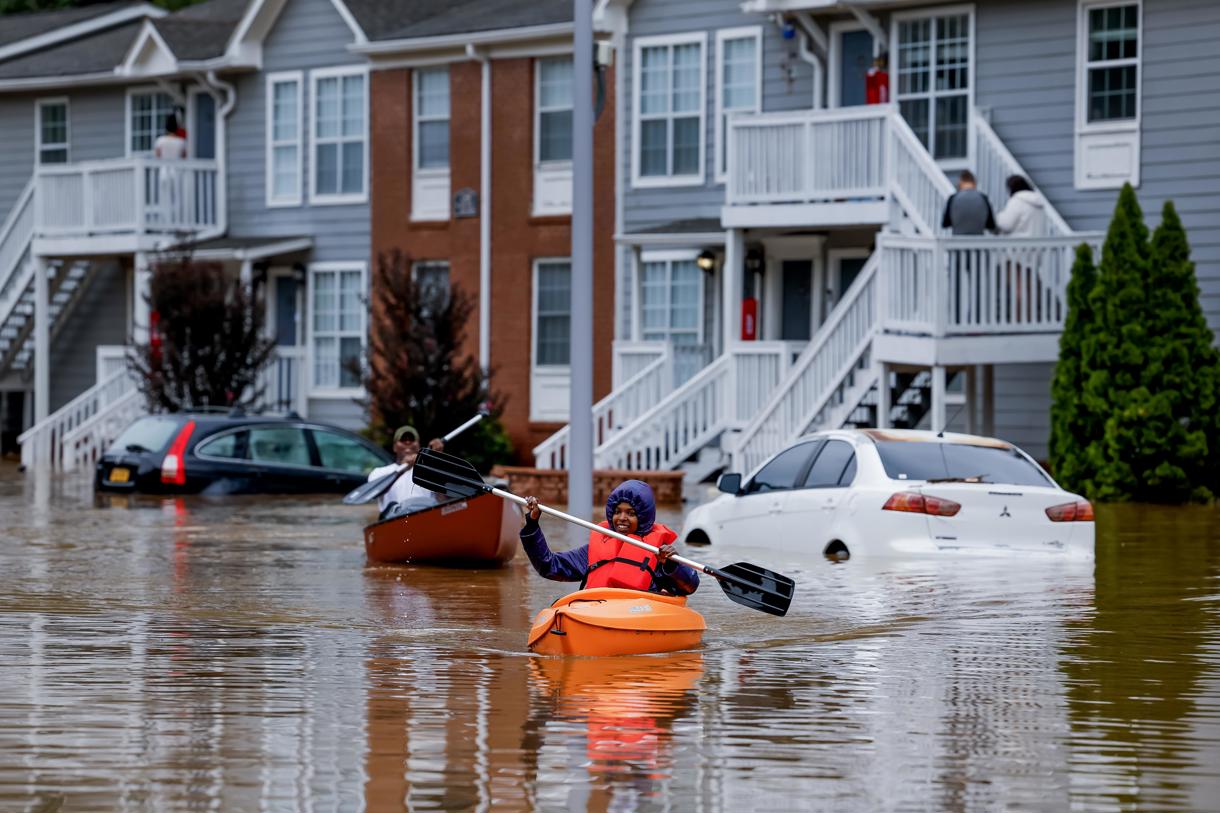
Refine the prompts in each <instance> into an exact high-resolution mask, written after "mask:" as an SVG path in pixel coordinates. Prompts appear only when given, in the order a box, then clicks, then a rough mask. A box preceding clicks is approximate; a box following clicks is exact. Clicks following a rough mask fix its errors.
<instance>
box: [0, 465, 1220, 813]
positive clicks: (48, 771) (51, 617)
mask: <svg viewBox="0 0 1220 813" xmlns="http://www.w3.org/2000/svg"><path fill="white" fill-rule="evenodd" d="M369 517H370V511H369V510H368V509H366V508H348V507H344V506H342V505H339V504H338V501H337V499H336V498H330V497H326V498H303V497H292V498H284V497H243V498H225V499H196V498H190V499H167V500H160V499H140V500H127V499H114V500H106V501H104V502H103V503H102V504H101V505H100V506H99V505H95V503H94V500H93V496H92V488H91V485H90V483H89V482H88V480H87V479H84V478H80V477H65V478H55V479H44V480H42V481H37V480H35V479H33V478H29V479H27V478H25V477H23V476H22V475H20V474H17V473H16V471H15V470H14V469H13V468H12V467H11V466H10V465H7V464H6V465H4V466H3V467H0V528H3V542H0V811H30V812H31V813H33V812H34V811H37V812H38V813H50V812H51V811H61V810H62V811H178V810H182V811H204V810H208V811H311V812H312V811H342V813H347V812H348V811H399V810H453V811H461V810H474V811H484V810H494V811H526V810H555V811H630V810H641V811H653V810H655V811H671V810H672V811H733V812H735V811H749V810H759V811H763V810H765V811H788V810H792V811H797V810H799V811H808V810H834V811H882V810H885V811H924V810H928V811H942V810H944V811H976V810H977V811H991V810H1001V809H1003V810H1030V811H1034V810H1037V811H1067V810H1073V811H1119V810H1123V811H1125V810H1148V811H1153V810H1156V811H1191V813H1204V812H1205V811H1217V810H1220V510H1217V509H1213V508H1198V507H1196V508H1151V507H1144V506H1124V507H1109V508H1103V509H1101V510H1100V511H1099V518H1098V548H1097V560H1096V563H1085V564H1071V563H1066V562H1059V561H1053V560H1052V561H1046V560H1043V561H1023V560H1014V559H1011V558H969V559H963V558H958V557H946V558H943V559H935V560H926V559H925V560H918V561H912V560H905V561H904V560H889V561H884V562H875V563H866V562H864V561H859V560H857V561H848V562H845V563H838V564H836V563H831V562H828V561H826V560H824V559H821V558H818V557H813V556H811V557H809V558H808V559H803V560H795V559H793V558H791V557H788V558H786V559H785V558H784V557H774V558H766V557H765V546H764V545H763V543H762V541H760V540H754V541H753V542H752V544H749V545H744V544H743V545H742V547H741V548H740V550H737V551H735V550H734V549H733V548H732V547H729V546H724V547H718V548H715V549H711V548H705V549H700V550H698V551H697V552H695V553H694V554H693V555H694V556H695V557H696V558H699V559H706V560H707V561H708V562H709V563H727V562H732V561H736V560H737V559H749V560H751V561H756V562H759V563H760V564H764V565H767V566H769V567H772V568H774V569H777V570H780V571H782V572H786V573H788V574H790V575H792V576H793V577H794V578H796V579H797V582H798V590H797V595H796V601H795V602H794V604H793V607H792V611H791V613H790V614H789V615H788V616H787V617H785V618H774V617H771V616H767V615H762V614H759V613H757V612H752V611H750V610H747V609H745V608H742V607H740V606H738V605H736V604H733V603H731V602H729V601H728V600H727V599H726V598H725V597H724V595H723V594H722V593H721V591H720V590H719V589H718V588H717V587H716V585H715V584H714V583H705V584H704V586H703V588H702V589H701V590H700V591H699V592H698V593H697V594H696V595H695V597H694V598H693V599H692V604H693V606H694V607H696V608H697V609H698V610H699V611H700V612H702V613H703V614H704V615H705V616H706V618H707V622H708V633H707V636H706V639H705V644H704V646H703V648H702V649H700V650H699V651H696V652H688V653H680V654H675V655H668V656H657V657H635V658H611V659H567V660H562V659H547V658H539V657H532V656H529V655H528V654H527V653H526V652H525V649H524V644H525V635H526V631H527V629H528V626H529V620H530V618H531V617H532V615H533V613H534V612H536V611H537V610H538V609H540V608H542V607H544V606H546V604H548V603H549V602H550V601H551V600H553V599H554V598H556V597H558V596H559V595H562V594H563V593H565V592H566V591H568V590H569V589H571V585H563V584H557V583H554V582H545V581H543V580H541V579H539V578H538V577H537V576H535V575H534V573H533V571H532V570H531V569H530V568H529V566H528V563H527V562H526V561H525V559H524V557H523V556H519V557H518V558H517V559H516V560H514V561H513V562H512V563H511V564H510V565H509V566H508V567H506V568H504V569H502V570H480V571H465V570H443V569H435V568H425V567H385V566H369V565H368V564H366V562H365V557H364V551H363V545H362V542H361V526H362V524H363V523H364V522H365V521H366V520H367V519H369ZM665 519H666V520H667V521H669V522H671V523H672V524H674V525H677V524H680V522H681V518H680V515H678V514H676V513H672V512H671V513H670V514H669V515H668V516H666V517H665ZM548 521H549V520H548ZM544 527H547V528H548V531H549V532H550V534H551V535H552V536H553V537H557V538H565V537H566V539H567V540H568V541H567V542H560V543H559V544H557V545H556V547H563V546H564V545H565V544H568V542H571V543H576V542H577V541H578V537H577V536H575V535H568V534H567V533H566V531H565V530H564V529H563V528H561V527H558V526H556V525H554V524H552V525H549V526H547V525H544Z"/></svg>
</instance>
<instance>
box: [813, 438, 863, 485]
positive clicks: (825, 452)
mask: <svg viewBox="0 0 1220 813" xmlns="http://www.w3.org/2000/svg"><path fill="white" fill-rule="evenodd" d="M855 464H856V453H855V451H854V450H853V449H852V448H851V444H850V443H846V442H845V441H842V440H828V441H826V443H825V445H823V446H822V451H820V452H818V457H817V460H814V461H813V466H812V467H811V468H810V469H809V474H808V475H806V477H805V488H836V487H838V486H843V485H847V484H848V483H850V482H851V480H852V478H854V477H855V474H856V468H855ZM849 467H850V468H851V476H850V477H848V478H847V479H846V481H845V480H844V475H845V474H847V469H848V468H849Z"/></svg>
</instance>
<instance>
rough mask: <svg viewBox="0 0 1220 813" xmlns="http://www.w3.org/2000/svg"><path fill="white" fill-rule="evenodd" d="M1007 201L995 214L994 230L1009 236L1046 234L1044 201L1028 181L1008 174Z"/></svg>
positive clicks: (1039, 235) (1038, 235)
mask: <svg viewBox="0 0 1220 813" xmlns="http://www.w3.org/2000/svg"><path fill="white" fill-rule="evenodd" d="M1005 185H1006V186H1007V187H1008V203H1006V204H1004V208H1003V210H1001V212H1000V213H999V214H998V215H996V216H995V224H996V231H998V232H999V233H1000V234H1006V235H1009V236H1011V237H1041V236H1043V235H1045V234H1046V201H1045V200H1044V199H1043V197H1042V196H1041V195H1040V194H1038V193H1037V192H1036V191H1035V190H1034V188H1033V187H1032V186H1030V185H1029V181H1027V180H1025V179H1024V178H1022V177H1021V176H1020V175H1009V176H1008V181H1007V182H1006V184H1005Z"/></svg>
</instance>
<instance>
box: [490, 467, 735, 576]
mask: <svg viewBox="0 0 1220 813" xmlns="http://www.w3.org/2000/svg"><path fill="white" fill-rule="evenodd" d="M491 493H492V494H495V495H496V496H497V497H501V498H503V499H506V500H511V501H512V502H515V503H517V505H521V506H524V505H525V502H526V500H525V497H518V496H517V495H516V494H513V493H512V492H509V491H502V490H501V489H498V488H492V490H491ZM538 510H539V511H541V512H542V513H544V514H550V515H551V516H553V517H559V518H560V519H566V520H567V521H568V522H571V523H573V524H575V525H579V526H581V527H582V528H588V529H589V530H590V531H597V532H598V533H599V534H605V535H606V536H609V537H613V538H614V539H618V540H620V541H622V542H626V543H628V544H630V545H635V546H636V547H637V548H643V549H644V550H646V551H648V552H649V553H659V551H658V550H657V549H656V548H654V547H653V546H652V545H649V544H648V543H647V542H644V541H642V540H639V539H632V538H631V537H630V536H627V535H626V534H620V533H619V532H618V531H612V530H610V529H609V528H603V527H602V526H601V525H598V524H597V523H595V522H589V521H588V520H584V519H581V518H580V517H574V516H572V515H571V514H565V513H564V512H562V511H556V510H555V509H554V508H551V507H550V506H547V505H543V504H542V503H538ZM669 559H670V561H672V562H677V563H678V564H682V565H686V566H687V567H692V568H694V569H695V570H697V571H699V572H700V573H710V572H711V570H710V568H708V567H706V566H704V565H701V564H699V563H698V562H695V561H692V560H690V559H687V558H686V557H685V556H679V555H678V554H676V553H675V554H674V555H673V556H671V557H669Z"/></svg>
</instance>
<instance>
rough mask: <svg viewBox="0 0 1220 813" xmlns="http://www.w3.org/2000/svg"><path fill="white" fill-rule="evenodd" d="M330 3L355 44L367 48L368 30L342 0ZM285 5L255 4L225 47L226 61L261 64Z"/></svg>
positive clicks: (279, 0) (266, 0)
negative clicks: (266, 46)
mask: <svg viewBox="0 0 1220 813" xmlns="http://www.w3.org/2000/svg"><path fill="white" fill-rule="evenodd" d="M330 2H331V5H332V6H334V8H335V11H336V12H338V14H339V17H340V18H342V20H343V23H344V25H346V26H347V27H348V29H349V30H350V31H351V32H352V37H354V38H355V44H356V45H363V44H364V43H366V42H368V37H366V36H365V34H364V29H362V28H361V27H360V24H359V23H358V22H356V18H355V17H354V16H353V15H352V12H351V9H349V8H348V7H347V6H346V5H344V4H343V2H342V0H330ZM284 3H285V0H253V2H251V3H250V6H249V7H248V8H247V9H246V13H245V15H243V16H242V18H241V22H239V23H238V24H237V26H236V27H235V28H234V29H233V34H232V36H230V37H229V43H228V45H227V46H225V57H226V58H227V59H231V60H235V61H237V62H239V63H244V64H256V65H257V64H259V63H261V59H262V47H263V40H264V39H265V38H266V37H267V34H269V33H270V32H271V29H272V28H274V27H275V21H276V20H277V19H279V16H280V12H281V11H283V10H284ZM248 51H249V52H248Z"/></svg>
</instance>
